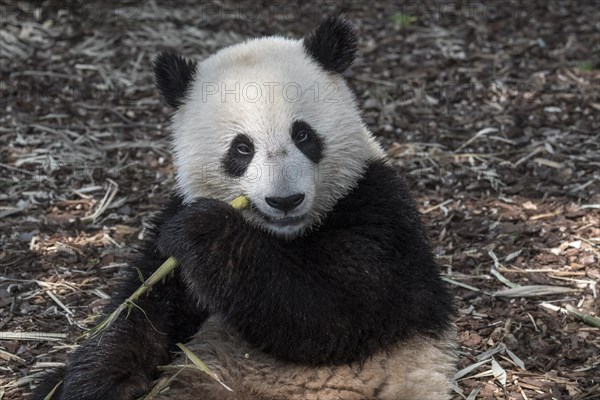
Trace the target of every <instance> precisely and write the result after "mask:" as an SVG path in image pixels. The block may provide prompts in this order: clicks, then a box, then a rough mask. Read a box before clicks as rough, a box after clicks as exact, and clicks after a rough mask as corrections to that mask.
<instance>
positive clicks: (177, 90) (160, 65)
mask: <svg viewBox="0 0 600 400" xmlns="http://www.w3.org/2000/svg"><path fill="white" fill-rule="evenodd" d="M196 66H197V63H196V61H192V60H188V59H186V58H184V57H182V56H180V55H177V54H175V53H172V52H164V53H161V54H160V55H158V57H156V58H155V59H154V78H155V80H156V87H158V90H159V92H160V94H161V95H162V97H163V98H164V99H165V102H166V103H167V104H168V105H170V106H171V107H173V108H177V107H179V106H180V105H181V104H182V102H183V99H184V98H185V95H186V94H187V91H188V90H189V88H190V85H191V83H192V80H193V78H194V75H195V74H196Z"/></svg>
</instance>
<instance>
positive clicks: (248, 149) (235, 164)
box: [222, 134, 254, 178]
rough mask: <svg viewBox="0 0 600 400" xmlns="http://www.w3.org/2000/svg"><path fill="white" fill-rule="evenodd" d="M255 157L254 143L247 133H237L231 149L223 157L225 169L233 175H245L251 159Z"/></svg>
mask: <svg viewBox="0 0 600 400" xmlns="http://www.w3.org/2000/svg"><path fill="white" fill-rule="evenodd" d="M253 157H254V144H252V141H251V140H250V138H249V137H248V136H246V135H242V134H239V135H237V136H236V137H235V138H234V139H233V140H232V141H231V144H230V145H229V150H228V151H227V154H226V155H225V157H224V158H223V161H222V163H223V169H224V170H225V172H226V173H227V174H228V175H230V176H233V177H236V178H239V177H240V176H242V175H244V172H246V169H247V168H248V165H250V161H252V158H253Z"/></svg>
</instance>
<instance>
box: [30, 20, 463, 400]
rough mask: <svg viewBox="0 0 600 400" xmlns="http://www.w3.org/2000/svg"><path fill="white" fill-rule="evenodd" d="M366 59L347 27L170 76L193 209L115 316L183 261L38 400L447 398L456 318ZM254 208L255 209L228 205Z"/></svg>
mask: <svg viewBox="0 0 600 400" xmlns="http://www.w3.org/2000/svg"><path fill="white" fill-rule="evenodd" d="M356 48H357V38H356V33H355V31H354V28H353V26H352V25H351V24H350V23H349V22H348V21H346V20H345V19H344V18H343V16H341V15H339V14H337V15H333V16H330V17H329V18H326V19H325V20H324V21H323V22H322V23H321V24H320V25H319V26H318V27H317V28H316V29H315V30H314V31H313V32H312V33H310V34H309V35H307V36H306V37H304V38H303V39H300V40H294V39H286V38H282V37H265V38H258V39H253V40H248V41H246V42H243V43H240V44H237V45H233V46H231V47H227V48H224V49H222V50H220V51H219V52H217V53H216V54H214V55H212V56H211V57H209V58H207V59H205V60H203V61H201V62H196V61H192V60H188V59H185V58H182V57H180V56H178V55H176V54H174V53H163V54H161V55H160V56H158V57H157V59H156V60H155V65H154V70H155V75H156V83H157V86H158V89H159V91H160V93H161V94H162V97H163V98H164V100H165V101H166V103H167V104H169V105H170V106H172V107H173V108H174V109H175V111H174V115H173V117H172V135H173V157H174V164H175V168H176V179H177V186H176V190H175V193H176V194H175V196H174V198H173V200H172V201H171V203H170V204H168V205H167V206H166V207H165V208H164V210H163V211H162V212H161V213H160V215H159V216H158V217H157V218H156V219H155V221H154V230H153V233H152V236H151V239H150V240H149V241H148V243H146V245H145V246H144V248H143V249H142V251H141V252H140V255H139V257H138V258H137V259H135V260H133V262H132V263H131V266H132V267H135V268H131V271H132V272H131V276H130V278H129V279H128V281H127V282H125V283H124V284H123V285H122V287H120V288H119V290H118V293H117V295H115V296H114V300H113V304H111V305H110V306H109V307H108V308H107V310H106V312H110V311H112V310H113V309H114V308H115V307H116V306H117V305H118V304H120V303H121V302H122V301H123V299H125V298H126V297H127V296H128V295H129V294H131V293H132V292H133V290H135V289H136V288H137V287H138V286H139V285H140V280H139V275H138V273H137V272H136V271H141V273H142V275H144V277H147V276H149V275H150V274H151V273H152V272H153V271H154V270H155V269H156V268H157V267H158V266H159V265H160V264H161V263H162V262H163V261H165V260H166V258H167V257H169V256H174V257H175V258H176V259H177V260H178V261H179V263H180V265H179V266H178V267H177V269H176V270H175V273H174V275H173V276H171V277H170V278H169V279H167V280H166V281H165V282H164V283H161V284H159V285H157V286H155V287H153V288H152V290H151V291H150V293H149V294H148V295H147V296H145V297H143V298H142V299H141V300H140V301H139V302H138V303H137V304H138V306H139V308H134V309H133V310H132V311H131V313H130V314H129V315H128V316H127V317H125V316H121V317H120V318H119V319H118V320H117V322H116V323H115V324H114V325H113V326H112V327H111V328H110V329H109V330H108V331H107V332H105V333H104V334H103V335H101V336H99V337H97V338H94V339H91V340H88V341H87V342H84V343H83V344H82V345H81V346H79V347H78V348H77V349H76V350H75V351H74V352H73V353H72V354H71V355H70V357H69V362H68V364H67V367H66V369H65V370H64V371H60V372H58V373H56V374H55V375H54V376H53V377H50V378H48V379H47V380H46V381H45V382H44V383H43V384H42V385H41V386H40V388H39V390H38V395H37V396H38V398H43V397H44V396H45V395H46V394H47V392H48V391H49V390H50V389H51V388H53V387H55V385H56V383H57V382H58V381H59V380H61V379H62V383H61V384H59V385H58V386H57V390H56V392H55V393H54V396H53V398H54V399H60V400H105V399H108V400H132V399H135V398H138V397H140V396H143V395H144V393H147V392H148V390H149V389H150V388H151V387H152V386H153V385H154V382H155V380H156V379H158V378H159V377H160V374H161V372H160V371H162V370H161V369H159V368H158V367H159V366H164V365H167V364H169V363H172V364H173V365H181V364H185V363H186V360H185V357H183V356H182V355H177V354H178V353H176V352H175V350H176V348H175V346H174V344H175V343H176V342H178V341H186V340H187V347H188V348H189V349H190V350H192V351H193V352H194V353H195V354H196V355H197V356H198V357H199V358H200V359H201V360H202V361H203V362H204V363H206V364H207V365H208V367H210V368H211V370H212V371H213V372H214V373H215V374H216V375H217V376H218V378H219V380H220V381H221V382H222V383H223V384H225V385H226V386H227V388H226V387H225V386H223V385H221V384H220V383H219V382H217V381H216V380H214V379H212V378H211V377H209V376H208V375H206V374H204V373H203V372H201V371H199V370H196V369H192V368H186V369H183V370H182V371H181V372H180V373H179V374H177V375H176V376H175V378H174V379H173V380H172V381H171V383H170V384H169V388H168V390H165V391H163V392H162V393H160V394H158V395H157V396H156V397H155V398H156V399H163V400H165V399H177V400H192V399H194V400H195V399H200V400H276V399H277V400H279V399H281V400H365V399H382V400H402V399H406V400H415V399H426V400H434V399H447V398H449V396H450V389H451V377H452V374H453V371H454V365H455V354H454V343H455V342H454V328H453V323H452V317H453V313H454V311H453V310H454V309H453V306H452V301H451V296H450V294H449V292H448V291H447V289H446V288H445V286H444V284H443V282H442V280H441V278H440V276H439V271H438V267H437V266H436V263H435V262H434V258H433V256H432V253H431V251H430V247H429V245H428V241H427V236H426V233H425V230H424V228H423V226H422V223H421V221H420V216H419V213H418V211H417V209H416V207H415V204H414V202H413V200H412V198H411V196H410V194H409V190H408V188H407V186H406V185H405V183H404V182H403V180H402V179H401V178H400V177H399V176H398V174H397V172H396V171H395V169H394V167H393V166H392V165H391V164H390V163H389V162H388V161H387V160H386V155H385V153H384V151H383V150H382V148H381V147H380V146H379V145H378V144H377V142H376V141H375V139H374V138H373V136H372V134H371V133H370V132H369V131H368V129H367V128H366V126H365V124H364V123H363V121H362V120H361V116H360V112H359V109H358V108H357V104H356V101H355V98H354V97H353V94H352V92H351V90H350V89H349V87H348V85H347V84H346V82H345V81H344V78H343V77H342V73H343V72H344V71H345V70H346V69H347V68H348V66H349V65H350V64H351V63H352V61H353V59H354V56H355V52H356ZM239 195H245V196H246V197H247V198H248V199H249V203H250V206H249V207H247V208H246V209H244V210H242V211H239V210H236V209H233V208H232V207H231V206H230V205H229V204H228V202H230V201H231V200H232V199H234V198H235V197H237V196H239Z"/></svg>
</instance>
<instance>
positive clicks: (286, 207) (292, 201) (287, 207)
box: [265, 193, 304, 212]
mask: <svg viewBox="0 0 600 400" xmlns="http://www.w3.org/2000/svg"><path fill="white" fill-rule="evenodd" d="M265 201H266V202H267V204H268V205H270V206H271V207H273V208H276V209H278V210H281V211H283V212H288V211H292V210H293V209H294V208H296V207H298V206H299V205H300V204H301V203H302V202H303V201H304V193H298V194H293V195H291V196H287V197H265Z"/></svg>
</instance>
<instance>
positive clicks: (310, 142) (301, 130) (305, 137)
mask: <svg viewBox="0 0 600 400" xmlns="http://www.w3.org/2000/svg"><path fill="white" fill-rule="evenodd" d="M292 140H293V141H294V143H295V144H296V147H297V148H298V150H300V151H301V152H302V153H303V154H304V155H305V156H306V157H307V158H308V159H309V160H310V161H312V162H314V163H315V164H318V163H319V161H321V158H323V147H324V145H323V139H321V138H320V137H319V135H318V134H317V133H316V132H315V130H314V129H313V128H312V127H311V126H310V125H309V124H308V123H306V122H304V121H294V123H293V124H292Z"/></svg>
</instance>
